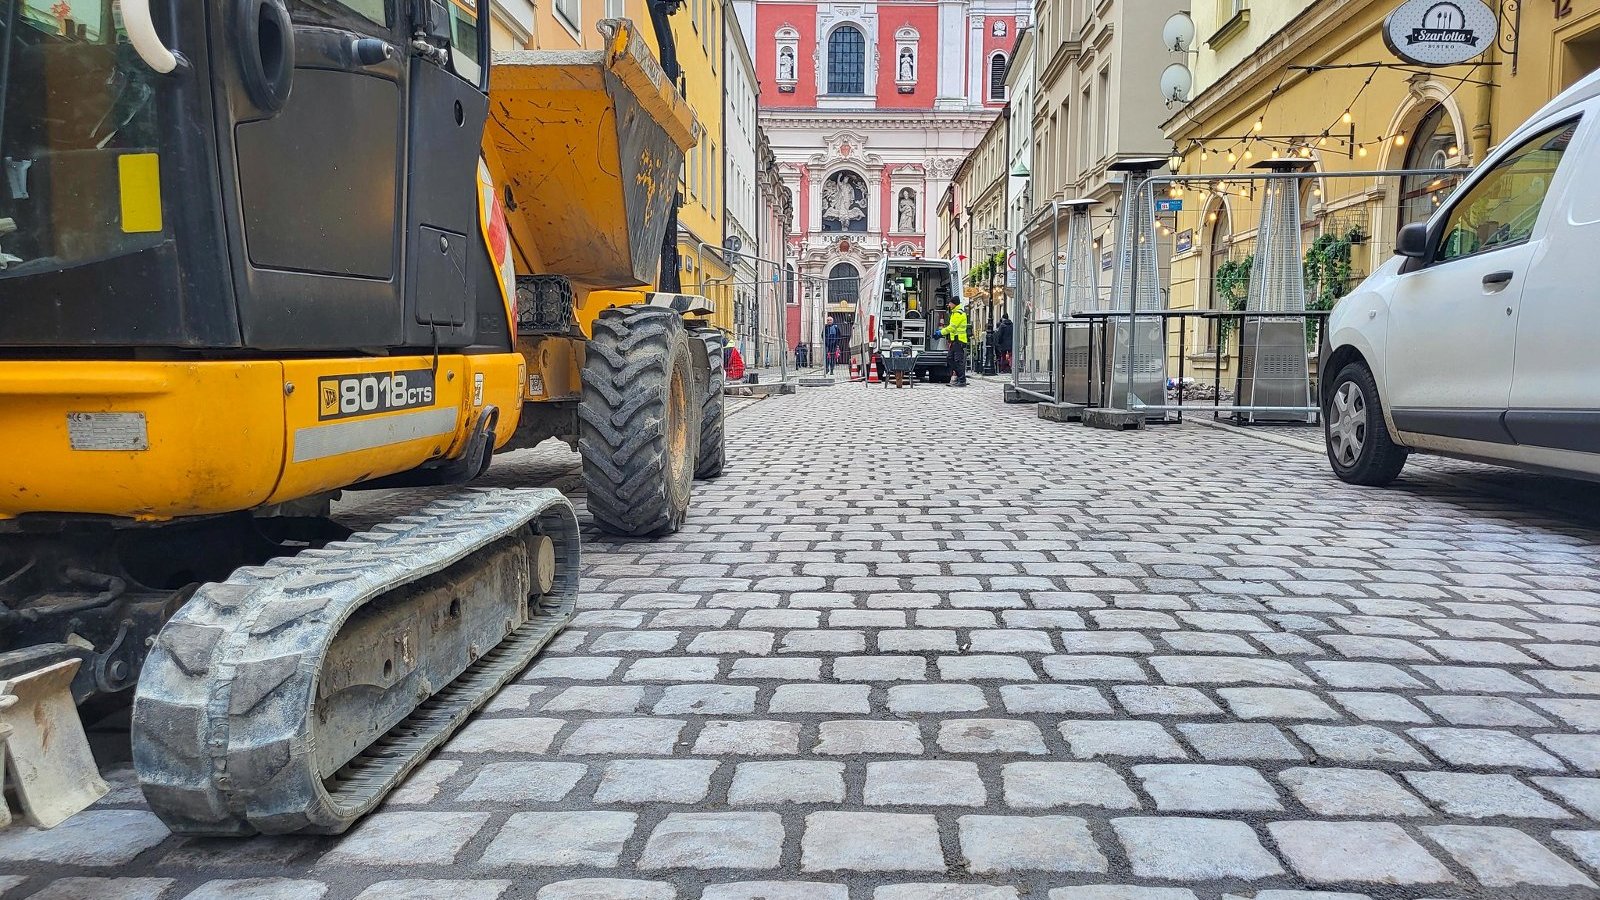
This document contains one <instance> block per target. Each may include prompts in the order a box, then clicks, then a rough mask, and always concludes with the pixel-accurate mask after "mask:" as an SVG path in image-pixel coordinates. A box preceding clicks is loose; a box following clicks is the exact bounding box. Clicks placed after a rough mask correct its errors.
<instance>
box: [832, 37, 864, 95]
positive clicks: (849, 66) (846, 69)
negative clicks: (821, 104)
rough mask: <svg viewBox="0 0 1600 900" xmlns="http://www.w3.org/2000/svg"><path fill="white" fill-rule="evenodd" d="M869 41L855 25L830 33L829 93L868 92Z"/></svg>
mask: <svg viewBox="0 0 1600 900" xmlns="http://www.w3.org/2000/svg"><path fill="white" fill-rule="evenodd" d="M866 71H867V42H866V39H865V38H863V37H862V36H861V31H860V30H859V29H857V28H856V27H855V26H854V25H841V26H839V27H838V28H835V29H834V31H833V34H830V35H828V93H830V94H864V93H866Z"/></svg>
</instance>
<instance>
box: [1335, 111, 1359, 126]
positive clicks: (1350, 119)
mask: <svg viewBox="0 0 1600 900" xmlns="http://www.w3.org/2000/svg"><path fill="white" fill-rule="evenodd" d="M1355 120H1356V117H1355V116H1352V115H1350V110H1348V109H1347V110H1345V111H1344V115H1342V116H1340V117H1339V121H1341V122H1343V123H1345V124H1346V125H1349V124H1350V123H1351V122H1354V121H1355Z"/></svg>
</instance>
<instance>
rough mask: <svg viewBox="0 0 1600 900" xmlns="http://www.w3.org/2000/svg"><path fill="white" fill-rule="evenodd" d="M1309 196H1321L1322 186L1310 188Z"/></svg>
mask: <svg viewBox="0 0 1600 900" xmlns="http://www.w3.org/2000/svg"><path fill="white" fill-rule="evenodd" d="M1311 196H1313V197H1321V196H1322V188H1312V189H1311Z"/></svg>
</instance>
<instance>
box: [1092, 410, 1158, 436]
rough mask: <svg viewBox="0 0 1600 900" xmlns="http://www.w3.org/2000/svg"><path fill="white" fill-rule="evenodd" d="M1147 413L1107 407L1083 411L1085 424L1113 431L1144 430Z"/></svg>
mask: <svg viewBox="0 0 1600 900" xmlns="http://www.w3.org/2000/svg"><path fill="white" fill-rule="evenodd" d="M1144 423H1145V414H1144V413H1142V412H1134V411H1133V410H1130V409H1109V408H1105V407H1101V408H1097V409H1086V410H1084V411H1083V424H1085V425H1087V426H1089V427H1090V428H1109V429H1111V430H1112V431H1142V430H1144Z"/></svg>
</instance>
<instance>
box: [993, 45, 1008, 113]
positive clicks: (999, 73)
mask: <svg viewBox="0 0 1600 900" xmlns="http://www.w3.org/2000/svg"><path fill="white" fill-rule="evenodd" d="M989 99H990V100H993V101H997V102H998V101H1002V100H1005V99H1006V55H1005V54H1004V53H996V54H995V55H993V56H991V57H989Z"/></svg>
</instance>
